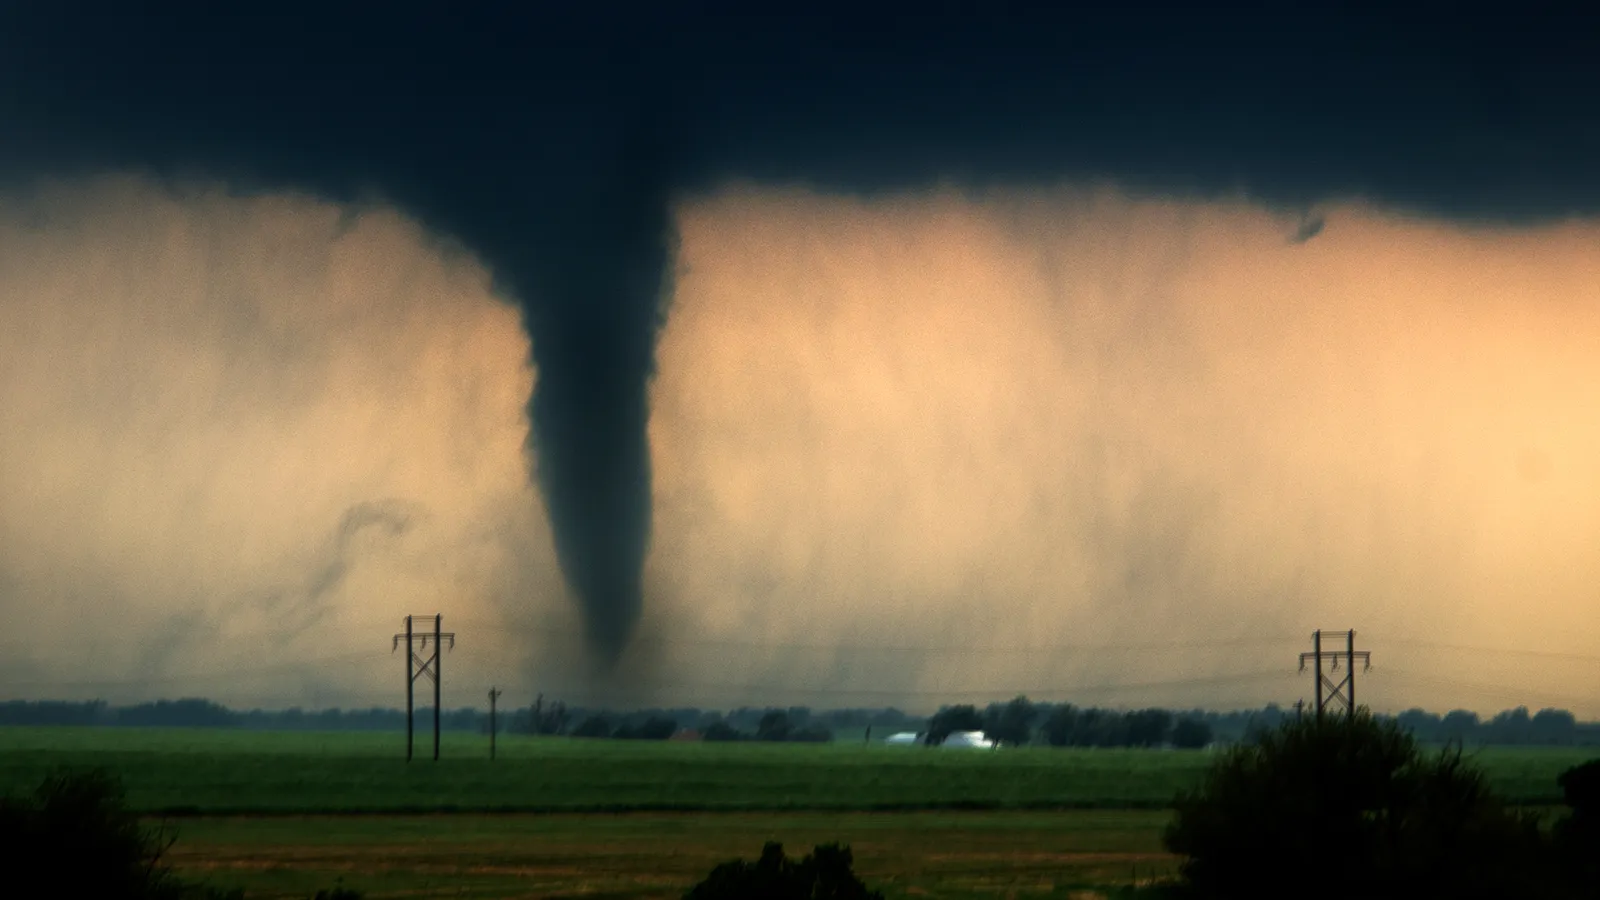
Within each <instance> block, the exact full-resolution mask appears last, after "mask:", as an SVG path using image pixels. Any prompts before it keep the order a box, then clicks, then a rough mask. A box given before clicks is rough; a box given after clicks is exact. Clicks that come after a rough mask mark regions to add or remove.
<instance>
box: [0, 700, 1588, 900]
mask: <svg viewBox="0 0 1600 900" xmlns="http://www.w3.org/2000/svg"><path fill="white" fill-rule="evenodd" d="M499 746H500V754H499V757H500V758H499V759H497V760H495V761H493V762H491V761H490V760H489V759H488V758H487V757H488V742H487V738H485V737H481V736H477V735H466V734H449V733H447V734H446V735H445V736H444V744H443V756H444V758H443V759H442V760H441V761H440V762H438V763H437V764H436V763H434V762H432V761H431V760H430V759H428V758H427V756H428V754H429V753H431V735H429V736H428V739H427V740H425V741H419V742H418V746H417V749H418V751H419V759H418V760H417V761H415V762H412V763H411V764H409V765H408V764H406V763H405V762H404V761H403V759H402V758H401V757H402V754H403V738H397V736H395V735H391V734H366V733H351V732H339V733H290V732H248V731H228V730H209V729H196V730H188V729H112V728H105V729H96V728H0V792H4V793H12V792H17V791H22V790H27V789H29V788H30V787H32V785H34V784H36V783H37V782H38V779H39V778H40V777H41V776H42V775H44V774H45V773H46V772H48V771H50V770H51V769H53V768H55V767H57V766H63V765H65V766H82V767H88V766H100V767H105V768H107V769H110V770H112V771H114V772H116V773H117V774H118V775H119V776H121V777H122V779H123V781H124V783H125V784H126V785H127V788H128V795H129V801H130V803H131V804H132V805H133V806H134V807H135V808H136V809H138V810H140V811H142V812H144V813H147V814H150V815H151V816H153V817H154V816H161V815H166V816H173V815H177V816H179V818H170V819H169V820H168V824H169V825H170V826H172V827H175V828H176V829H177V833H178V836H179V841H178V843H177V845H176V846H175V847H174V850H173V857H172V858H173V860H174V862H175V863H176V864H177V865H178V866H179V867H180V869H181V870H182V871H183V872H184V873H186V874H189V875H193V876H199V877H205V878H207V879H209V880H211V881H212V882H214V883H216V884H218V885H221V886H228V887H244V888H246V889H247V890H248V892H249V896H251V897H296V896H298V897H305V896H309V895H310V893H311V892H313V891H314V890H315V889H317V888H319V887H328V886H331V885H332V884H333V883H334V881H335V880H336V879H342V880H343V881H344V883H345V884H346V885H348V886H351V887H355V888H358V889H360V890H363V891H366V892H368V896H370V897H375V898H376V897H401V896H408V897H432V896H467V897H579V896H582V897H590V898H601V897H610V898H646V897H676V896H680V895H681V893H682V891H683V890H684V889H685V888H686V887H687V886H688V885H690V884H692V883H693V882H694V881H696V880H698V879H699V878H701V877H703V876H704V875H705V873H706V872H707V871H709V869H710V868H711V866H712V865H714V864H716V863H717V862H720V861H723V860H726V859H729V858H733V857H736V856H743V857H753V856H754V855H756V854H757V853H758V852H759V850H760V847H761V844H762V842H763V841H765V840H768V839H773V840H779V841H782V842H783V843H784V844H785V845H786V846H787V847H788V848H789V849H790V850H792V851H797V852H803V851H807V850H809V849H810V848H811V846H813V845H815V844H817V843H822V842H827V841H835V840H839V841H845V842H848V843H850V844H851V845H852V846H853V848H854V850H855V853H856V859H857V868H858V870H859V871H860V872H861V873H862V875H863V877H864V878H866V879H867V880H868V882H869V883H871V884H874V885H875V886H878V887H881V888H883V889H885V891H886V893H887V894H888V896H890V897H1007V896H1017V897H1025V896H1035V895H1048V894H1052V893H1053V894H1056V895H1058V896H1067V895H1072V893H1073V892H1084V891H1091V892H1090V893H1079V894H1078V895H1079V896H1083V897H1087V896H1095V894H1094V893H1093V892H1092V890H1091V889H1098V890H1099V893H1100V895H1101V896H1104V895H1105V892H1106V891H1107V890H1109V889H1111V888H1114V887H1116V886H1126V885H1128V884H1131V883H1133V882H1134V881H1135V880H1146V879H1149V878H1152V877H1159V876H1162V875H1165V874H1168V873H1170V872H1171V871H1173V869H1174V868H1175V866H1176V860H1174V859H1172V858H1171V857H1169V856H1167V855H1166V854H1164V853H1163V852H1162V850H1161V846H1160V831H1161V827H1162V826H1163V825H1164V824H1165V822H1166V821H1167V818H1168V813H1167V812H1166V811H1165V809H1164V807H1166V806H1167V804H1169V803H1170V801H1171V799H1172V797H1173V795H1174V794H1175V793H1176V792H1177V791H1178V790H1180V789H1182V788H1184V787H1187V786H1189V785H1191V784H1194V783H1195V782H1196V780H1197V779H1198V778H1199V777H1200V775H1201V773H1202V772H1203V771H1204V768H1205V767H1206V766H1207V765H1208V764H1209V762H1210V760H1211V759H1212V756H1211V754H1209V753H1205V752H1173V751H1145V750H1053V749H1043V748H1040V749H1032V748H1030V749H1022V750H1001V751H994V752H989V751H956V750H937V749H928V748H920V747H885V746H881V745H879V746H871V747H866V746H862V745H860V744H855V743H850V744H832V745H827V744H822V745H815V744H765V745H763V744H700V743H676V742H632V741H584V740H570V739H564V738H543V739H535V738H527V737H520V736H512V737H502V738H501V740H500V745H499ZM1594 755H1596V754H1595V752H1594V751H1593V749H1592V748H1590V749H1584V748H1575V749H1504V748H1494V749H1485V750H1480V751H1475V753H1474V756H1475V757H1476V760H1477V762H1478V763H1479V764H1480V765H1482V766H1483V767H1484V768H1485V770H1486V771H1487V772H1488V773H1489V776H1490V779H1491V781H1492V782H1493V783H1494V785H1495V786H1496V788H1497V789H1499V790H1500V791H1501V792H1502V793H1503V794H1504V795H1505V796H1507V797H1508V798H1509V799H1511V800H1512V801H1513V802H1516V803H1519V804H1523V805H1529V806H1545V805H1551V804H1555V803H1558V802H1559V799H1560V792H1559V790H1558V789H1557V787H1556V783H1555V779H1556V776H1557V775H1558V774H1559V773H1560V772H1561V771H1563V770H1564V769H1566V768H1568V767H1570V766H1572V765H1575V764H1577V763H1579V762H1582V761H1584V760H1586V759H1589V758H1591V757H1593V756H1594ZM439 813H453V814H451V815H439Z"/></svg>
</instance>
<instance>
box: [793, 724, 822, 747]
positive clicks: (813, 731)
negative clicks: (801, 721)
mask: <svg viewBox="0 0 1600 900" xmlns="http://www.w3.org/2000/svg"><path fill="white" fill-rule="evenodd" d="M789 740H791V741H794V742H796V743H801V744H826V743H828V742H829V741H831V740H833V732H832V731H831V730H829V729H828V728H827V726H825V725H807V726H805V727H804V728H796V729H793V730H791V731H790V732H789Z"/></svg>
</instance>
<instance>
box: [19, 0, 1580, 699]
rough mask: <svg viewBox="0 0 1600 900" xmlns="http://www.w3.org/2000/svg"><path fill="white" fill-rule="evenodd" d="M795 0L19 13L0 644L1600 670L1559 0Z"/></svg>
mask: <svg viewBox="0 0 1600 900" xmlns="http://www.w3.org/2000/svg"><path fill="white" fill-rule="evenodd" d="M89 5H90V6H93V4H89ZM825 7H826V5H822V6H818V5H814V4H813V5H809V6H807V7H804V8H801V7H793V8H779V7H775V8H773V10H770V11H768V12H760V13H758V12H752V11H748V10H747V11H744V12H739V11H736V10H733V9H730V8H725V7H721V6H719V5H718V4H698V5H696V4H691V5H689V6H687V7H685V8H684V10H681V11H680V14H678V15H676V16H673V17H670V18H668V19H660V20H658V19H654V18H652V15H653V14H639V15H631V14H630V15H627V16H608V15H604V14H603V13H604V12H605V11H603V10H602V11H601V13H600V14H592V13H559V14H555V13H516V14H511V13H505V12H501V11H496V12H490V11H486V10H476V9H472V8H470V7H462V8H461V10H459V11H452V12H450V13H444V12H439V11H430V10H427V9H425V8H411V7H406V6H393V7H388V6H386V7H384V8H383V10H381V11H376V10H375V11H373V12H372V15H371V16H366V17H363V16H361V15H358V14H357V13H356V12H354V11H350V12H345V13H340V14H335V15H333V16H332V17H331V18H328V19H326V21H325V22H324V25H325V26H326V27H324V28H321V29H317V30H314V31H308V30H305V29H300V28H298V27H296V25H295V22H296V21H297V20H296V18H295V10H294V9H292V8H291V7H289V6H275V7H272V8H266V7H262V8H260V9H254V10H253V9H251V8H246V7H240V8H238V9H236V10H233V11H228V12H219V11H216V10H210V9H206V8H187V7H186V6H184V5H170V6H158V7H157V8H155V9H154V10H152V11H151V12H149V13H147V14H144V15H141V16H132V15H131V14H125V13H123V14H118V15H111V14H109V13H107V14H103V15H99V16H68V15H66V13H64V12H63V13H57V12H54V11H52V10H53V8H51V9H45V8H43V7H40V8H36V9H30V8H23V7H14V8H8V9H7V10H5V12H4V17H5V22H4V23H3V24H5V25H6V26H7V27H6V28H4V29H0V33H3V34H4V35H5V37H4V38H3V39H0V40H3V41H5V42H6V44H5V46H4V47H0V49H3V50H5V51H6V52H5V53H3V54H0V59H3V60H4V61H3V62H0V79H3V80H4V83H6V84H8V85H10V86H11V89H10V90H8V91H6V92H5V93H4V94H3V95H0V113H4V116H3V117H0V121H4V122H6V125H5V126H4V128H5V130H6V133H5V134H4V137H5V138H6V139H5V140H4V141H0V148H3V149H0V233H3V241H0V258H3V259H4V265H3V266H0V285H3V291H0V324H3V325H4V328H3V329H0V335H3V336H0V341H3V342H4V343H5V345H6V346H5V347H4V349H5V351H6V352H5V353H4V356H3V357H0V360H3V361H0V367H3V368H4V371H5V378H4V382H3V391H0V422H3V423H4V425H5V428H4V430H3V434H4V436H3V437H0V445H3V447H4V452H3V455H0V491H3V492H4V496H0V609H3V610H4V611H5V612H6V614H7V616H8V619H9V620H10V621H12V622H13V623H15V627H14V629H13V630H12V631H11V632H10V635H11V636H8V637H7V638H6V640H5V653H4V656H3V660H0V672H3V673H4V678H0V683H3V684H5V685H7V686H8V688H7V689H8V690H9V691H10V692H12V693H15V694H17V695H18V696H42V695H47V694H48V695H62V696H68V695H70V696H117V697H128V698H133V697H140V698H143V697H149V696H163V695H172V694H175V693H180V692H181V693H206V694H208V695H212V696H216V697H218V698H220V699H225V700H229V701H230V702H236V703H259V704H263V705H288V704H290V703H299V704H302V705H334V704H339V705H350V704H352V703H363V704H364V703H368V702H371V703H385V704H387V703H390V702H393V700H392V699H391V698H390V694H395V695H396V696H398V688H396V687H395V686H394V685H390V684H389V682H397V681H399V668H400V666H401V660H400V658H399V657H398V656H389V655H387V651H388V646H387V641H388V639H389V636H390V635H391V634H392V632H393V631H394V630H396V629H397V627H398V626H399V624H400V619H401V617H402V616H403V615H405V614H407V613H416V614H431V613H432V612H434V611H444V612H445V613H446V615H447V626H448V627H450V628H452V629H453V630H455V631H457V632H458V634H459V635H460V636H461V640H460V643H459V644H458V649H457V651H456V654H458V655H459V663H458V662H455V661H453V660H454V659H455V657H451V658H447V661H446V666H447V671H448V672H452V673H454V672H459V673H460V674H459V675H458V676H455V677H459V678H460V679H462V681H461V683H462V688H461V689H460V690H461V692H462V693H461V694H460V697H461V699H460V701H459V702H460V703H461V704H463V705H465V704H467V703H472V702H475V701H476V699H477V698H478V695H479V694H481V693H483V692H484V691H486V690H487V689H488V687H489V685H490V684H491V683H502V684H509V685H514V686H516V687H514V688H513V689H517V690H523V691H524V692H525V693H531V692H533V691H535V690H540V689H543V690H546V692H547V693H552V694H559V695H562V696H568V697H571V698H573V699H575V700H588V701H592V702H617V703H624V702H627V703H645V702H663V703H667V702H671V703H677V702H695V703H700V704H702V705H708V706H719V705H720V706H728V705H737V704H740V703H757V704H759V703H765V702H769V700H770V701H771V702H776V701H777V700H779V699H783V700H789V699H793V700H794V701H795V702H802V701H803V702H812V703H815V704H817V705H827V706H846V705H883V704H886V703H895V704H899V705H902V706H910V707H914V708H928V707H932V706H935V705H937V704H938V703H939V702H948V701H954V700H958V699H967V700H972V699H1001V698H1003V697H1005V696H1010V695H1012V694H1015V693H1017V692H1019V691H1025V692H1027V693H1029V694H1030V695H1032V696H1042V697H1044V698H1047V699H1078V700H1080V701H1084V702H1105V703H1110V704H1141V703H1164V704H1191V703H1197V704H1205V705H1230V704H1234V703H1238V704H1253V703H1260V702H1267V701H1269V700H1270V701H1276V702H1280V703H1287V702H1292V701H1293V700H1294V699H1296V698H1297V697H1300V696H1304V695H1305V694H1307V693H1308V688H1309V684H1302V682H1305V681H1307V680H1308V679H1306V678H1304V677H1301V676H1298V675H1297V674H1296V673H1295V672H1294V660H1295V657H1296V655H1297V654H1298V653H1299V652H1300V650H1302V649H1306V648H1307V647H1306V645H1307V644H1308V635H1309V632H1310V630H1312V629H1315V628H1328V629H1340V630H1342V629H1345V628H1355V629H1357V632H1358V635H1359V638H1360V640H1361V641H1362V642H1363V643H1364V645H1366V646H1369V647H1370V648H1371V649H1372V650H1373V651H1374V662H1375V664H1376V668H1375V670H1374V672H1373V673H1371V680H1370V681H1369V682H1363V688H1362V690H1363V691H1364V692H1365V696H1366V697H1368V698H1370V699H1371V702H1373V703H1374V704H1375V705H1387V706H1391V707H1393V708H1404V707H1405V706H1409V705H1425V706H1432V707H1435V708H1440V709H1443V708H1446V707H1449V706H1466V707H1468V708H1477V709H1482V710H1493V709H1498V708H1501V707H1504V706H1511V705H1518V704H1527V705H1529V706H1533V707H1539V706H1545V705H1556V706H1565V707H1568V708H1572V709H1574V710H1575V711H1579V712H1584V713H1586V714H1587V715H1590V716H1596V715H1600V697H1597V696H1593V695H1591V694H1589V693H1586V691H1585V689H1584V688H1582V687H1575V685H1583V684H1585V683H1587V682H1586V681H1585V679H1584V678H1583V673H1584V672H1587V671H1592V667H1593V665H1594V663H1595V662H1596V661H1600V633H1597V629H1596V627H1595V626H1594V625H1593V624H1592V623H1591V621H1590V620H1591V619H1592V615H1590V614H1589V612H1588V611H1589V610H1590V609H1591V608H1592V606H1593V603H1594V601H1595V600H1596V597H1595V594H1594V589H1593V587H1592V585H1594V584H1595V583H1596V578H1595V576H1596V575H1600V571H1597V570H1600V556H1597V551H1596V550H1595V549H1594V548H1595V547H1597V546H1600V544H1596V542H1595V541H1594V535H1595V534H1596V528H1597V526H1600V522H1597V521H1596V514H1595V513H1594V512H1592V511H1591V510H1592V509H1593V508H1594V507H1595V504H1593V503H1591V502H1587V501H1586V499H1585V498H1592V497H1593V496H1594V493H1595V489H1596V487H1597V486H1600V484H1597V481H1600V479H1597V474H1600V464H1597V463H1596V462H1595V460H1600V455H1597V454H1596V453H1595V452H1594V451H1595V450H1596V449H1600V448H1597V447H1596V444H1597V443H1600V418H1597V417H1596V415H1595V410H1596V409H1597V408H1600V407H1597V404H1596V400H1597V399H1600V397H1597V396H1596V395H1597V393H1600V388H1597V385H1600V379H1597V378H1596V377H1595V376H1596V375H1600V373H1597V372H1595V371H1593V370H1594V368H1595V366H1596V365H1597V364H1596V363H1595V362H1593V360H1596V359H1600V355H1597V354H1595V353H1594V351H1595V350H1596V349H1600V348H1597V347H1596V346H1595V345H1596V343H1597V342H1600V328H1597V327H1596V326H1597V325H1600V323H1597V322H1596V318H1597V316H1600V312H1597V310H1600V306H1597V304H1596V301H1597V299H1600V297H1597V296H1596V290H1597V289H1596V288H1595V287H1594V285H1596V284H1600V278H1597V276H1600V271H1597V269H1600V256H1597V254H1596V252H1595V251H1594V250H1593V248H1594V247H1596V246H1600V244H1597V242H1596V241H1595V237H1596V234H1595V230H1596V228H1597V227H1600V226H1597V224H1596V222H1595V219H1594V213H1595V210H1596V207H1597V206H1600V189H1597V188H1600V180H1597V179H1596V178H1595V176H1594V173H1593V171H1592V165H1591V163H1590V160H1592V159H1594V158H1595V156H1594V151H1596V150H1600V117H1597V114H1596V113H1595V112H1594V111H1593V108H1592V106H1591V105H1586V104H1583V103H1582V98H1584V97H1585V96H1587V95H1588V94H1589V92H1590V91H1591V90H1592V89H1593V88H1594V87H1596V86H1597V85H1596V82H1597V71H1596V65H1595V63H1594V60H1595V59H1596V58H1600V57H1597V56H1596V55H1595V54H1593V53H1589V52H1587V51H1588V50H1590V49H1591V48H1588V47H1586V46H1584V41H1585V38H1584V37H1583V35H1584V34H1587V33H1589V32H1587V31H1585V30H1583V29H1581V28H1578V27H1574V26H1575V25H1577V24H1579V23H1573V22H1561V21H1556V20H1541V21H1539V22H1536V23H1535V22H1531V21H1530V22H1521V21H1517V20H1503V19H1496V20H1494V21H1490V20H1487V19H1486V20H1479V21H1475V20H1473V19H1471V18H1470V16H1468V15H1454V16H1452V17H1451V18H1448V19H1441V18H1439V17H1436V16H1430V15H1427V14H1426V13H1427V10H1426V9H1424V8H1422V7H1407V8H1399V7H1396V8H1393V9H1391V10H1390V11H1388V12H1383V13H1378V12H1372V13H1359V12H1352V11H1349V10H1343V11H1338V10H1334V9H1332V8H1315V7H1303V8H1299V9H1297V10H1286V9H1277V10H1269V9H1266V8H1263V9H1259V10H1252V9H1247V8H1244V7H1241V8H1240V9H1239V10H1236V11H1230V12H1229V13H1227V14H1226V16H1222V15H1218V14H1214V13H1209V12H1197V11H1194V10H1190V9H1188V8H1186V7H1184V8H1180V7H1171V6H1150V7H1149V8H1141V9H1138V10H1132V11H1129V12H1108V11H1103V10H1088V11H1086V10H1072V9H1065V10H1062V9H1057V10H1053V11H1049V12H1044V11H1041V10H1039V9H1035V8H1031V7H1028V6H1027V5H1021V4H1018V5H1010V6H1007V5H1003V4H1002V5H986V6H984V7H982V8H979V7H969V6H963V5H960V4H953V5H950V6H948V7H943V8H940V10H938V11H936V12H928V11H927V10H923V14H922V15H918V16H907V15H904V12H905V8H904V7H899V6H897V5H893V4H885V5H879V6H875V7H868V8H867V10H866V11H865V12H857V13H854V14H852V16H851V17H847V18H842V17H841V16H842V13H841V15H835V16H831V17H830V12H832V13H840V10H830V9H828V8H825ZM353 9H354V8H352V10H353ZM1396 9H1398V10H1399V11H1398V12H1396V11H1394V10H1396ZM101 12H102V13H106V10H101ZM612 12H615V10H612ZM119 16H120V17H119ZM24 629H25V630H24ZM468 635H471V636H472V637H471V640H468ZM469 648H470V649H469ZM1462 648H1468V649H1462ZM385 666H387V667H388V669H385V668H384V667H385ZM390 670H394V671H392V672H391V671H390ZM391 675H392V676H393V677H390V676H391ZM451 677H452V676H451V675H449V674H447V683H448V682H449V679H450V678H451ZM1369 684H1370V687H1368V686H1367V685H1369ZM469 686H471V688H472V689H471V690H468V687H469ZM779 693H781V694H784V695H785V696H784V697H783V698H778V697H776V694H779ZM446 702H447V703H448V702H452V701H451V700H450V699H449V698H448V697H447V700H446Z"/></svg>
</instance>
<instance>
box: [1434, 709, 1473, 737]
mask: <svg viewBox="0 0 1600 900" xmlns="http://www.w3.org/2000/svg"><path fill="white" fill-rule="evenodd" d="M1478 727H1479V722H1478V714H1477V713H1475V712H1472V711H1470V710H1465V709H1453V710H1451V711H1449V712H1447V713H1445V714H1444V718H1442V719H1440V720H1439V732H1438V734H1439V737H1440V738H1442V739H1444V740H1447V741H1459V742H1462V743H1465V742H1466V741H1468V740H1470V739H1471V738H1472V737H1474V736H1475V735H1476V734H1477V733H1478Z"/></svg>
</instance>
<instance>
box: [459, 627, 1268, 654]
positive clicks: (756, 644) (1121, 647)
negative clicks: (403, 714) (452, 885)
mask: <svg viewBox="0 0 1600 900" xmlns="http://www.w3.org/2000/svg"><path fill="white" fill-rule="evenodd" d="M469 624H473V625H481V626H484V627H486V628H487V629H488V630H492V631H498V632H502V633H514V634H528V633H534V634H543V635H546V636H550V637H567V638H572V639H574V640H577V639H581V638H582V637H583V633H582V632H580V631H578V630H576V629H567V628H546V627H520V626H515V625H505V624H491V623H487V622H482V621H481V620H478V621H469ZM1291 640H1299V637H1298V636H1292V637H1291V636H1283V635H1278V636H1266V637H1252V638H1223V639H1217V640H1192V641H1158V642H1145V643H1117V642H1108V643H1098V644H1032V645H1021V646H1010V647H993V646H973V645H970V644H945V645H928V646H920V647H916V646H905V645H898V646H897V645H893V644H824V643H812V642H805V643H800V642H791V641H754V640H745V639H741V638H709V637H701V638H695V637H666V636H661V635H652V634H642V635H639V636H638V637H636V638H635V639H634V641H635V643H651V644H672V645H683V646H693V647H746V648H750V649H753V650H817V651H847V652H859V653H930V654H931V653H956V654H969V655H979V654H1016V655H1020V654H1025V653H1108V652H1149V653H1160V652H1165V651H1170V650H1205V649H1210V648H1213V647H1260V646H1269V645H1275V644H1282V643H1285V642H1286V641H1291Z"/></svg>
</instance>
